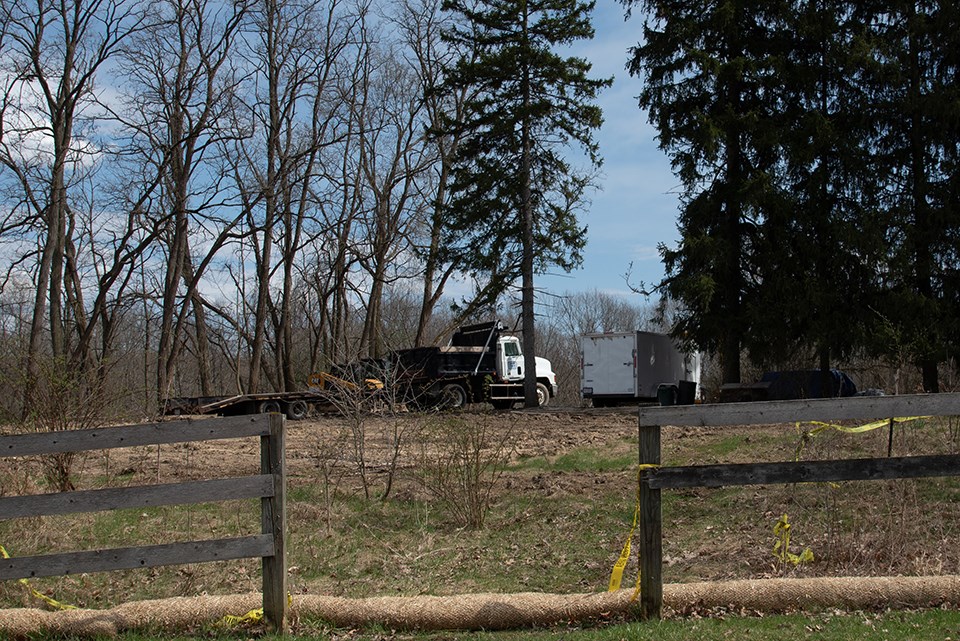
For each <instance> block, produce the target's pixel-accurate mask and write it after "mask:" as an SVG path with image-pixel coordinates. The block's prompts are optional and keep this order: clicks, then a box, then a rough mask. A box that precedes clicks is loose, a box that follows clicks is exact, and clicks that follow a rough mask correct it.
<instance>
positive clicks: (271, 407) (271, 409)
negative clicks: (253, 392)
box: [260, 401, 280, 414]
mask: <svg viewBox="0 0 960 641" xmlns="http://www.w3.org/2000/svg"><path fill="white" fill-rule="evenodd" d="M260 413H261V414H279V413H280V402H279V401H260Z"/></svg>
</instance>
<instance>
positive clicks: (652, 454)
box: [639, 419, 663, 619]
mask: <svg viewBox="0 0 960 641" xmlns="http://www.w3.org/2000/svg"><path fill="white" fill-rule="evenodd" d="M641 420H642V419H641ZM659 464H660V426H659V425H642V424H641V425H640V465H641V466H643V465H659ZM649 475H650V470H649V469H643V468H642V467H641V470H640V550H639V555H640V559H639V566H640V617H641V618H643V619H659V618H660V614H661V609H662V607H663V538H662V533H663V527H662V514H661V509H660V490H659V489H652V488H651V487H650V486H649V484H648V483H647V478H648V476H649Z"/></svg>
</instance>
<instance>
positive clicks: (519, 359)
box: [386, 321, 557, 409]
mask: <svg viewBox="0 0 960 641" xmlns="http://www.w3.org/2000/svg"><path fill="white" fill-rule="evenodd" d="M386 360H387V362H388V363H389V369H390V371H391V380H390V382H389V383H388V387H392V388H393V389H394V390H395V392H396V393H397V394H398V396H399V397H400V398H402V399H403V400H405V401H408V402H411V403H413V404H415V405H442V406H443V407H447V408H450V409H456V408H460V407H463V406H464V405H466V404H468V403H489V404H491V405H492V406H493V407H495V408H497V409H508V408H510V407H512V406H514V405H515V404H517V403H519V402H521V401H523V378H524V372H523V350H522V348H521V343H520V339H519V338H518V337H517V336H515V335H513V334H511V333H509V332H506V331H505V330H504V328H503V325H502V324H501V323H500V322H499V321H490V322H486V323H479V324H477V325H466V326H463V327H460V328H459V329H458V330H457V331H456V332H455V333H454V334H453V337H452V338H451V340H450V344H449V345H446V346H443V347H437V346H432V347H414V348H411V349H400V350H395V351H393V352H391V353H390V354H389V355H388V356H387V359H386ZM535 360H536V378H537V402H538V404H539V405H540V406H541V407H543V406H545V405H547V404H548V403H549V402H550V399H551V398H553V397H554V396H556V395H557V377H556V375H555V374H554V372H553V366H552V365H551V363H550V361H548V360H547V359H545V358H540V357H537V358H536V359H535Z"/></svg>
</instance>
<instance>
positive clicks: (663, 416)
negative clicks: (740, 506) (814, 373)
mask: <svg viewBox="0 0 960 641" xmlns="http://www.w3.org/2000/svg"><path fill="white" fill-rule="evenodd" d="M956 415H960V394H922V395H904V396H872V397H871V396H861V397H853V398H845V399H810V400H801V401H763V402H754V403H722V404H712V405H686V406H668V407H643V408H641V409H640V413H639V419H640V420H639V427H640V465H641V468H640V524H639V536H640V541H639V548H640V549H639V556H640V561H639V562H640V572H641V575H640V615H641V617H642V618H659V617H660V614H661V608H662V605H663V573H662V572H663V541H662V515H661V506H660V490H661V489H664V488H667V489H669V488H683V487H721V486H734V485H755V484H771V483H804V482H823V481H850V480H873V479H895V478H917V477H928V476H960V456H958V455H949V456H910V457H899V458H893V457H889V458H869V459H847V460H834V461H787V462H782V463H747V464H736V465H730V464H728V465H695V466H684V467H661V466H660V426H661V425H672V426H678V427H703V426H724V425H765V424H777V423H795V422H798V421H837V420H845V419H860V420H862V419H891V420H892V418H893V417H907V416H956ZM891 426H892V423H891Z"/></svg>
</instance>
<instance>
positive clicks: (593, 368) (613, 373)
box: [581, 333, 637, 397]
mask: <svg viewBox="0 0 960 641" xmlns="http://www.w3.org/2000/svg"><path fill="white" fill-rule="evenodd" d="M581 354H582V358H583V368H582V376H581V378H582V380H581V387H582V389H583V395H584V396H586V397H589V396H634V395H635V394H636V381H637V370H636V358H635V353H634V335H633V333H630V334H590V335H586V336H583V337H581Z"/></svg>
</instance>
